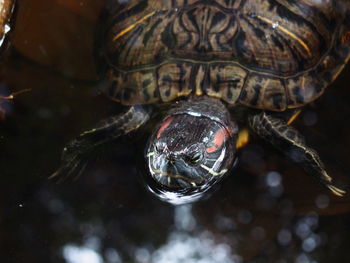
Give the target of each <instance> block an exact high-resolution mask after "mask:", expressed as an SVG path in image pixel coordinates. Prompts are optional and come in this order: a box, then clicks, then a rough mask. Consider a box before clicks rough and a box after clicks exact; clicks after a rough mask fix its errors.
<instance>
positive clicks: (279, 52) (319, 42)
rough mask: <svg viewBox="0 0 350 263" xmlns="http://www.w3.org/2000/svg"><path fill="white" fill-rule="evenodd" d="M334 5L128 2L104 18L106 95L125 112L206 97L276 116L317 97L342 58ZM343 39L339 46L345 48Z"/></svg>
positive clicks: (256, 0) (251, 0) (270, 0)
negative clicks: (129, 107)
mask: <svg viewBox="0 0 350 263" xmlns="http://www.w3.org/2000/svg"><path fill="white" fill-rule="evenodd" d="M335 5H336V1H325V0H323V1H312V0H298V1H286V0H245V1H244V0H236V1H233V0H232V1H229V0H211V1H203V0H187V1H186V0H173V1H170V0H148V1H145V0H143V1H140V0H137V1H135V0H132V1H129V3H128V4H127V5H125V6H124V7H122V8H120V9H119V11H118V12H116V14H115V16H113V17H112V18H111V21H110V24H111V25H112V26H111V27H110V28H108V31H107V33H106V39H104V43H105V50H106V53H105V56H106V58H107V60H108V61H109V63H110V64H111V65H112V66H113V67H112V69H111V70H110V73H109V74H110V79H111V85H110V86H109V87H108V89H107V93H108V95H109V96H110V97H112V98H113V99H115V100H117V101H120V102H121V103H123V104H126V105H134V104H150V103H154V102H157V101H163V102H169V101H172V100H174V99H176V98H178V97H183V96H188V95H190V94H195V95H203V94H204V95H208V96H211V97H215V98H220V99H222V100H223V101H225V102H227V103H230V104H235V103H239V104H243V105H246V106H250V107H254V108H259V109H268V110H273V111H281V110H285V109H287V108H295V107H299V106H302V105H304V104H306V103H308V102H311V101H313V100H315V99H316V98H318V97H319V96H320V95H321V94H322V93H323V91H324V89H325V87H326V86H327V85H328V84H330V83H331V82H332V81H333V80H334V78H335V77H336V76H337V74H338V73H339V72H340V71H341V69H342V68H343V66H344V64H345V62H346V61H347V60H348V48H349V41H348V40H347V39H348V38H346V36H347V35H348V32H347V31H346V29H345V28H346V25H344V23H343V21H344V16H346V15H348V14H345V13H341V12H338V10H336V7H335ZM344 39H345V40H344Z"/></svg>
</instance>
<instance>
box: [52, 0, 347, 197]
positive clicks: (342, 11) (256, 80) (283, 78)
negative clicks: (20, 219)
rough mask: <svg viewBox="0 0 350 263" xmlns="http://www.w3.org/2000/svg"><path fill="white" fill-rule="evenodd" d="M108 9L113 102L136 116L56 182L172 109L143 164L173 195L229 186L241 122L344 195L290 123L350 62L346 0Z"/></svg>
mask: <svg viewBox="0 0 350 263" xmlns="http://www.w3.org/2000/svg"><path fill="white" fill-rule="evenodd" d="M107 10H108V11H107V16H108V17H107V19H106V21H107V22H106V23H105V27H104V28H103V32H102V31H101V30H100V33H101V32H102V35H103V37H102V43H103V44H102V48H101V50H100V51H101V56H102V57H103V58H104V60H105V61H106V62H107V63H106V64H108V70H107V74H106V76H107V77H106V79H107V82H108V85H106V87H105V89H104V91H105V93H106V94H107V96H108V97H110V98H111V99H112V100H115V101H117V102H119V103H121V104H123V105H125V106H126V107H127V110H126V112H125V113H124V114H121V115H119V116H114V117H111V118H109V119H106V120H104V121H102V122H101V123H99V124H98V125H96V127H95V128H94V129H92V130H89V131H86V132H84V133H83V134H81V135H80V136H79V137H78V138H76V139H75V140H73V141H72V142H71V143H69V144H68V145H67V146H66V147H65V149H64V153H63V160H62V165H61V167H60V169H59V170H58V171H57V172H56V173H55V174H54V176H57V175H62V176H70V175H73V174H75V175H76V174H79V171H81V170H82V168H83V166H84V165H85V162H84V160H85V159H86V157H87V156H88V155H89V153H91V151H92V150H93V149H94V148H95V147H96V146H98V145H101V144H104V143H106V142H109V141H111V140H113V139H115V138H117V137H120V136H122V135H125V134H127V133H130V132H132V131H134V130H136V129H139V128H140V127H141V126H143V125H144V124H145V123H146V122H147V121H148V120H149V119H150V116H151V109H152V108H153V109H154V108H155V107H156V106H157V105H160V104H161V105H165V106H168V107H169V108H170V110H169V111H168V112H167V115H166V116H165V118H164V119H163V120H162V121H161V123H160V125H159V126H158V127H156V128H155V130H154V132H153V134H152V136H151V138H150V140H149V144H148V146H147V149H146V156H145V158H146V162H147V166H148V168H149V172H150V174H151V176H152V177H153V179H154V180H155V181H157V182H158V183H159V184H160V185H163V186H164V187H167V188H169V189H173V190H174V191H181V190H183V189H203V190H204V189H206V188H207V187H208V186H209V185H212V184H213V182H216V181H218V180H219V179H220V178H222V177H223V176H224V175H225V174H226V173H227V172H228V171H229V170H230V168H231V167H232V165H233V163H234V160H235V152H236V140H237V138H238V134H239V127H238V124H237V123H238V121H239V122H245V123H247V125H248V126H249V127H250V128H251V130H252V131H253V132H255V133H256V134H257V135H259V136H261V137H262V138H264V139H265V140H267V141H268V142H270V143H271V144H272V145H274V146H275V147H276V148H277V149H279V150H280V151H282V152H284V153H285V154H286V155H287V156H289V157H290V158H291V159H293V160H294V161H296V162H298V163H299V164H301V165H302V166H303V167H304V168H305V169H306V170H307V171H308V173H310V174H311V175H314V176H316V177H317V178H318V179H319V181H320V182H321V183H322V184H323V185H324V186H325V187H326V188H328V189H329V190H330V191H331V192H333V193H334V194H336V195H339V196H341V195H343V194H344V193H345V192H344V191H343V190H341V189H339V188H337V187H336V186H334V184H333V183H332V178H331V177H330V176H329V175H328V174H327V172H326V170H325V168H324V165H323V163H322V161H321V160H320V158H319V155H318V154H317V153H316V151H314V150H313V149H311V148H310V147H308V146H307V145H306V144H305V142H304V139H303V137H302V136H301V135H300V133H299V132H298V131H297V130H296V129H295V128H293V127H291V126H290V125H289V124H288V119H289V117H290V116H292V115H293V114H291V113H293V112H294V111H295V110H296V109H298V108H300V107H302V106H304V105H305V104H307V103H310V102H312V101H314V100H315V99H317V98H318V97H319V96H321V94H322V93H323V92H324V90H325V89H326V87H327V86H328V85H329V84H331V83H332V82H333V81H334V79H335V78H336V77H337V76H338V74H339V73H340V72H341V70H342V69H343V67H344V66H345V64H346V63H347V61H348V59H349V55H350V41H349V38H350V37H349V36H350V12H349V4H347V2H346V1H340V0H317V1H316V0H130V1H116V0H115V1H112V2H111V4H110V5H109V6H108V8H107ZM242 109H243V110H244V112H245V114H237V115H236V114H234V113H235V112H239V111H240V112H241V111H242ZM153 112H155V113H157V111H153ZM282 113H283V114H282ZM234 116H240V117H239V118H240V119H239V120H237V119H236V118H235V117H234ZM284 116H289V117H284Z"/></svg>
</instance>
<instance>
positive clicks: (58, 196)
mask: <svg viewBox="0 0 350 263" xmlns="http://www.w3.org/2000/svg"><path fill="white" fill-rule="evenodd" d="M17 2H18V5H17V8H16V12H15V14H16V19H15V23H13V24H12V32H11V33H10V35H9V40H10V41H11V42H10V43H9V44H8V45H7V47H6V48H3V51H2V58H1V62H0V94H1V95H2V96H7V95H9V94H11V93H13V92H17V91H20V90H24V89H30V91H28V92H26V93H22V94H19V95H18V96H17V97H15V100H14V101H13V103H12V102H3V103H2V104H1V108H2V109H3V111H4V112H5V116H4V118H2V119H1V121H0V261H1V262H2V263H7V262H13V263H20V262H26V263H38V262H45V263H49V262H55V263H56V262H62V263H63V262H66V263H102V262H105V263H118V262H136V263H138V262H139V263H147V262H156V263H158V262H160V263H175V262H186V263H187V262H190V263H192V262H193V263H197V262H198V263H207V262H208V263H209V262H210V263H212V262H214V263H215V262H220V263H226V262H227V263H232V262H234V263H240V262H268V263H270V262H274V263H287V262H295V263H321V262H322V263H323V262H332V263H334V262H335V263H341V262H344V263H345V262H346V263H347V262H350V254H349V251H348V249H349V247H350V197H349V196H350V195H349V194H347V195H346V196H345V197H343V198H337V197H334V196H331V195H330V194H329V193H328V192H327V191H326V190H324V189H323V188H322V187H321V186H320V185H319V184H318V183H317V182H316V181H314V180H313V178H310V177H309V176H307V175H306V174H305V173H304V172H303V170H302V169H300V168H299V167H298V166H297V165H295V164H294V163H292V162H290V161H289V160H288V159H286V158H285V157H284V156H282V155H280V154H279V153H278V152H276V151H275V150H274V149H273V148H271V147H270V146H269V145H268V144H266V143H264V142H263V141H261V140H259V139H258V138H255V137H252V138H251V141H250V144H249V145H248V146H246V147H245V148H244V149H242V150H241V151H240V153H239V163H238V167H237V168H236V169H235V171H234V172H233V173H232V174H231V175H229V176H228V177H227V178H226V179H225V180H224V181H223V182H222V184H221V185H220V186H218V187H217V189H216V190H217V191H215V192H214V193H212V194H211V195H210V196H207V197H206V198H205V199H204V200H202V201H199V202H196V203H193V204H191V205H181V206H173V205H170V204H167V203H164V202H162V201H160V200H158V199H157V198H156V197H155V196H153V195H152V194H151V193H149V192H148V191H147V189H146V187H145V185H144V182H143V179H142V176H143V175H142V172H140V171H142V169H141V168H140V166H142V165H140V163H142V154H143V145H144V143H145V140H146V139H147V133H145V134H143V133H138V134H136V136H130V137H128V138H125V139H123V140H119V141H117V142H115V143H113V144H111V145H109V146H108V147H106V149H105V150H104V151H103V152H101V153H99V155H98V158H97V160H96V161H94V162H91V163H90V164H89V165H88V167H87V169H86V171H85V172H84V174H83V175H82V176H81V177H80V178H79V180H77V181H75V182H68V183H64V184H56V183H55V182H53V181H50V180H48V179H47V178H48V176H50V175H51V174H52V173H53V172H54V171H55V169H57V168H58V166H59V163H60V155H61V151H62V149H63V147H64V145H65V143H67V142H68V141H69V140H71V139H72V138H74V137H75V136H77V135H78V134H79V133H80V132H81V131H84V130H86V129H88V128H89V127H92V126H93V125H94V124H95V123H96V122H97V121H98V120H100V119H102V118H105V117H107V116H110V115H111V114H114V113H116V112H118V111H120V110H121V108H120V106H118V105H117V104H116V103H112V102H110V101H108V100H107V99H106V98H104V97H103V96H102V95H99V92H98V82H97V75H96V72H95V71H96V70H95V68H94V59H93V35H94V30H95V26H96V23H97V18H98V14H99V12H100V10H101V8H102V6H103V2H104V1H101V0H79V1H78V0H45V1H43V0H21V1H17ZM349 73H350V67H347V68H346V69H345V70H344V72H343V73H342V74H341V75H340V76H339V78H338V79H337V81H336V82H335V83H334V85H332V86H331V87H330V88H329V89H328V90H327V91H326V93H325V94H324V96H322V97H321V98H320V99H319V100H318V101H316V102H315V103H313V104H312V105H309V106H307V107H306V108H305V110H304V111H303V114H302V115H301V116H300V117H299V119H298V120H297V121H296V122H295V126H297V127H298V128H299V130H300V131H302V133H303V134H304V135H305V137H306V139H307V141H308V142H309V144H310V145H312V146H313V147H314V148H315V149H317V150H318V151H319V153H320V155H321V156H322V158H323V160H324V162H325V163H326V166H327V167H328V170H329V171H330V173H331V174H332V176H333V177H334V178H335V179H336V182H337V185H339V186H343V187H345V188H346V187H348V186H349V182H350V180H349V178H350V177H349V176H350V174H349V171H350V157H349V156H350V136H349V133H350V123H349V120H350V87H349V83H350V74H349Z"/></svg>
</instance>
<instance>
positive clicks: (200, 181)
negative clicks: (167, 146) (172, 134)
mask: <svg viewBox="0 0 350 263" xmlns="http://www.w3.org/2000/svg"><path fill="white" fill-rule="evenodd" d="M152 157H153V156H149V157H148V168H149V169H148V170H149V172H150V174H151V176H152V178H153V179H154V180H155V181H157V182H158V183H160V184H161V185H163V186H165V187H168V188H171V189H183V190H184V189H194V188H199V187H201V186H203V185H204V184H205V183H206V179H205V178H204V177H203V176H201V175H200V174H199V173H198V171H197V170H196V168H195V167H187V166H186V165H185V164H184V163H183V162H182V161H180V160H176V161H168V160H166V158H161V157H159V156H158V160H155V159H154V158H152Z"/></svg>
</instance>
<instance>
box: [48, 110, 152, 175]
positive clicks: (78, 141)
mask: <svg viewBox="0 0 350 263" xmlns="http://www.w3.org/2000/svg"><path fill="white" fill-rule="evenodd" d="M150 113H151V111H150V110H149V109H148V108H147V109H146V108H145V107H142V106H131V107H130V108H128V110H127V111H126V112H125V113H122V114H120V115H117V116H112V117H110V118H107V119H105V120H103V121H101V122H99V123H98V124H97V125H96V127H95V128H93V129H91V130H88V131H85V132H83V133H82V134H80V135H79V136H78V137H77V138H75V139H74V140H72V141H71V142H69V143H68V144H67V145H66V146H65V147H64V149H63V152H62V158H61V166H60V167H59V169H58V170H57V171H56V172H55V173H54V174H53V175H51V176H50V179H51V178H56V177H60V180H65V179H67V178H69V177H74V178H77V177H79V175H80V174H81V173H82V172H83V170H84V168H85V166H86V165H87V163H88V161H89V159H90V158H91V154H92V152H93V151H94V150H95V149H96V148H97V147H98V146H100V145H102V144H105V143H107V142H110V141H112V140H114V139H116V138H118V137H120V136H123V135H126V134H128V133H130V132H132V131H135V130H137V129H138V128H140V127H141V126H142V125H143V124H145V123H146V122H147V121H148V120H149V118H150Z"/></svg>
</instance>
